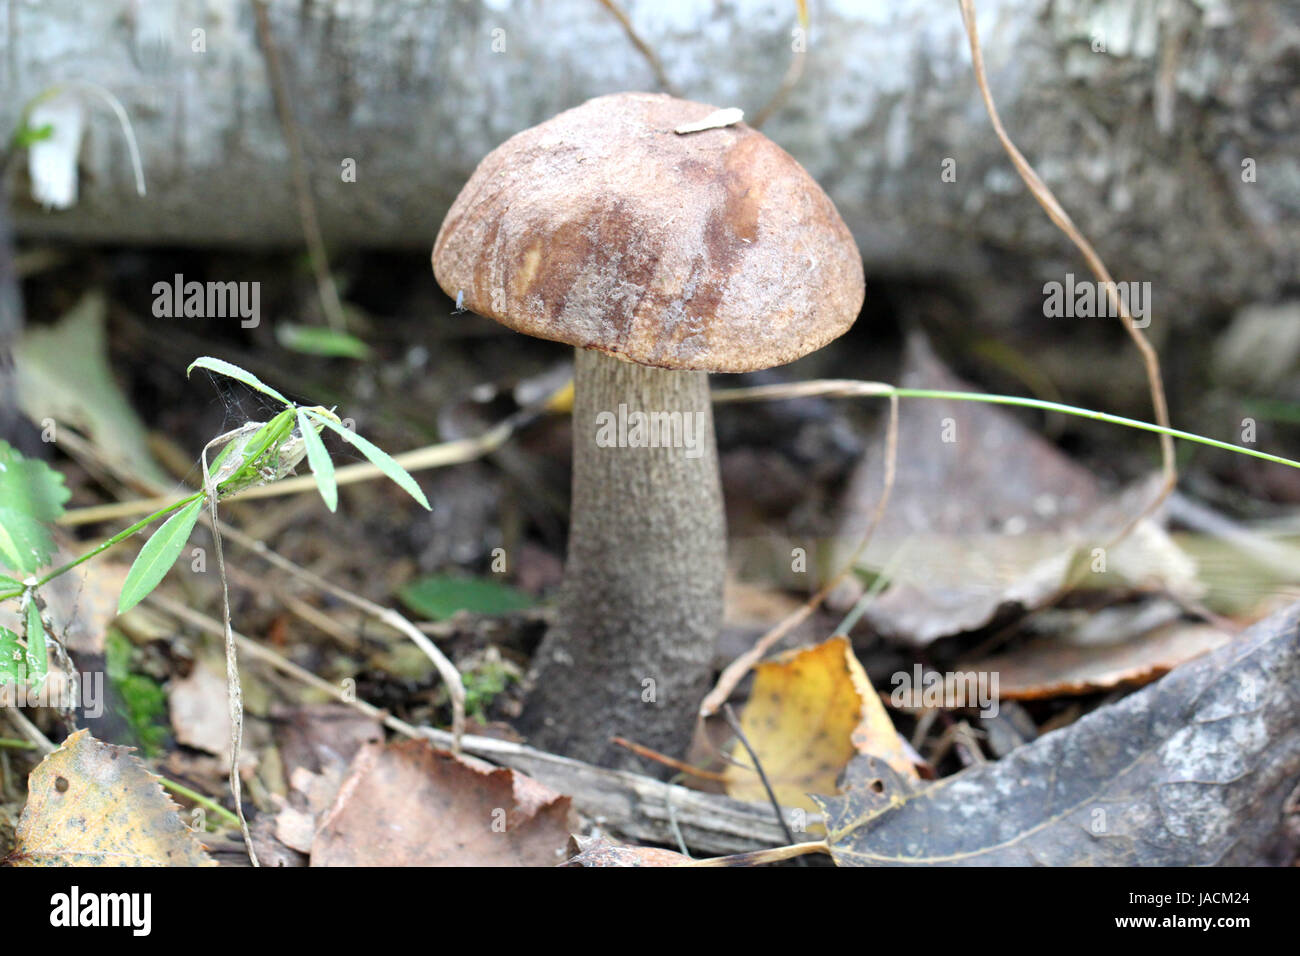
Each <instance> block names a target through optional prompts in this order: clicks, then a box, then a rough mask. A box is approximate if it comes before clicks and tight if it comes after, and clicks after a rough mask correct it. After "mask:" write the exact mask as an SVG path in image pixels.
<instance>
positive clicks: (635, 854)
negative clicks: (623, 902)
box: [560, 836, 691, 867]
mask: <svg viewBox="0 0 1300 956" xmlns="http://www.w3.org/2000/svg"><path fill="white" fill-rule="evenodd" d="M568 852H569V859H568V860H567V861H565V862H564V863H562V864H560V865H561V866H589V867H595V866H677V865H679V864H681V863H689V862H690V861H691V858H690V857H689V856H682V854H680V853H674V852H673V851H672V850H661V849H659V848H658V847H653V846H620V845H619V844H617V843H611V842H610V841H609V840H607V839H605V838H604V837H580V836H573V837H570V838H569V850H568Z"/></svg>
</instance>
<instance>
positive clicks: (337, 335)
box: [275, 322, 370, 359]
mask: <svg viewBox="0 0 1300 956" xmlns="http://www.w3.org/2000/svg"><path fill="white" fill-rule="evenodd" d="M275 340H276V341H277V342H279V343H280V344H281V345H283V346H284V347H285V348H287V349H289V350H290V351H291V352H302V353H303V354H304V355H323V356H325V357H326V358H350V359H366V358H369V357H370V346H369V345H367V344H366V343H365V342H363V341H361V340H360V339H359V338H357V337H356V336H355V335H349V334H348V333H346V332H338V331H336V330H334V329H327V328H325V327H324V326H320V325H294V324H293V323H290V322H282V323H279V324H278V325H276V327H275Z"/></svg>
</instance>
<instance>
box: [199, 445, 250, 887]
mask: <svg viewBox="0 0 1300 956" xmlns="http://www.w3.org/2000/svg"><path fill="white" fill-rule="evenodd" d="M225 437H226V436H224V435H223V436H221V437H219V438H215V439H213V440H212V441H211V442H209V443H208V444H206V445H204V446H203V452H202V453H201V455H200V460H201V462H202V465H203V491H204V493H205V494H206V495H207V498H208V515H209V517H210V518H211V519H212V550H213V553H214V554H215V555H216V557H217V571H218V572H219V573H220V575H221V613H222V624H223V628H222V635H221V636H222V639H223V640H224V641H225V646H226V704H227V710H228V711H229V713H230V791H231V793H232V794H233V795H234V798H235V815H236V816H237V817H239V831H240V833H242V834H243V836H244V848H245V849H246V850H247V851H248V860H249V862H250V863H252V864H253V866H255V867H256V866H260V865H261V864H260V863H258V861H257V851H256V850H255V849H254V848H253V836H252V834H251V833H249V832H248V821H247V820H246V819H245V818H244V801H243V794H242V781H241V780H240V779H239V751H240V748H241V746H242V745H243V742H244V691H243V685H242V684H241V683H240V681H239V652H238V649H237V648H236V646H235V635H234V632H233V630H232V628H231V626H230V582H229V581H228V580H227V579H226V559H225V556H224V554H223V553H222V548H221V530H222V524H221V521H220V519H218V518H217V483H216V481H215V480H214V478H213V476H212V473H211V472H210V471H209V470H208V449H209V448H211V447H212V446H213V445H214V444H218V443H220V442H221V441H223V440H224V439H225Z"/></svg>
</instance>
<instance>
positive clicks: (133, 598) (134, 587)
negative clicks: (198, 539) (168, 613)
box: [117, 498, 206, 614]
mask: <svg viewBox="0 0 1300 956" xmlns="http://www.w3.org/2000/svg"><path fill="white" fill-rule="evenodd" d="M205 500H206V499H204V498H195V499H194V500H193V501H191V502H190V503H189V504H188V505H186V506H185V507H184V508H182V509H181V510H180V511H178V512H176V514H174V515H172V516H171V517H170V518H168V519H167V520H166V521H165V522H164V523H163V526H162V527H161V528H159V529H158V530H157V531H156V532H154V536H153V537H152V538H150V539H149V540H148V541H146V542H145V545H144V547H143V548H141V549H140V554H139V555H138V556H137V557H136V559H135V563H134V564H132V565H131V570H130V571H128V572H127V573H126V583H125V584H123V585H122V596H121V597H120V598H118V601H117V613H118V614H122V613H123V612H125V611H128V610H130V609H131V608H133V607H135V606H136V605H137V604H139V603H140V602H141V601H142V600H144V598H145V596H146V595H148V594H149V592H150V591H152V590H153V589H154V588H156V587H157V586H158V585H159V583H161V581H162V579H163V578H164V577H166V575H167V572H168V571H170V570H171V566H172V565H173V564H175V563H176V559H177V558H178V557H179V556H180V553H181V549H182V548H184V547H185V542H186V541H188V540H189V538H190V532H191V531H193V530H194V524H195V522H197V521H198V520H199V512H200V511H202V510H203V505H204V502H205Z"/></svg>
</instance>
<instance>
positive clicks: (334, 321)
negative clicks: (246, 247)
mask: <svg viewBox="0 0 1300 956" xmlns="http://www.w3.org/2000/svg"><path fill="white" fill-rule="evenodd" d="M253 12H254V13H255V15H256V18H257V36H258V39H259V40H260V41H261V43H262V55H263V57H265V59H266V74H267V78H268V79H269V80H270V82H271V95H272V96H273V97H274V99H275V112H276V114H277V115H278V116H279V118H280V129H281V131H282V133H283V135H284V141H285V144H286V145H287V146H288V147H289V160H290V164H291V166H292V170H293V191H294V192H295V193H296V194H297V196H298V215H299V218H301V219H302V232H303V237H304V238H305V239H306V240H307V256H308V258H309V259H310V260H311V268H312V272H314V273H315V274H316V291H317V292H318V294H319V295H320V303H321V309H322V311H324V313H325V321H326V322H327V323H328V324H329V326H330V328H332V329H334V330H335V331H343V330H344V329H345V328H346V327H347V317H346V315H344V312H343V303H342V302H341V301H340V300H339V291H338V288H337V287H336V286H335V285H334V276H333V274H332V273H331V272H330V262H329V255H328V254H327V253H326V251H325V240H324V238H323V236H322V235H321V231H320V222H319V220H318V219H317V217H316V201H315V199H313V198H312V194H311V185H310V184H309V183H308V181H307V161H306V158H305V157H304V155H303V151H302V139H301V137H300V136H299V134H298V123H297V121H295V120H294V118H293V107H292V105H291V104H290V102H289V91H288V88H287V87H286V85H285V81H284V73H283V71H282V70H281V69H280V53H279V51H278V50H277V49H276V47H275V38H274V37H272V36H271V19H270V17H269V16H268V15H267V12H266V0H253Z"/></svg>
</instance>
